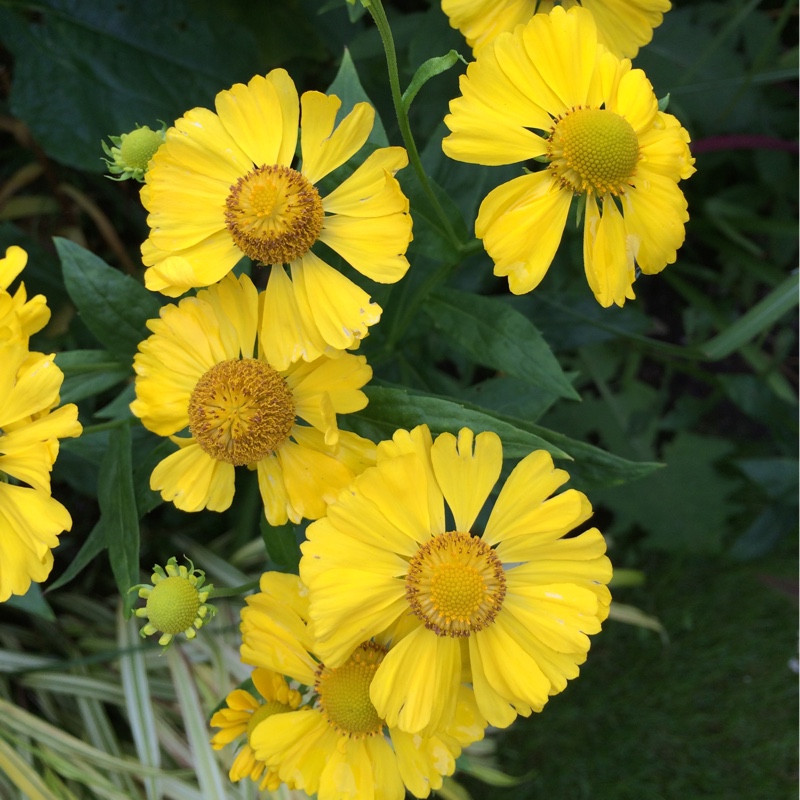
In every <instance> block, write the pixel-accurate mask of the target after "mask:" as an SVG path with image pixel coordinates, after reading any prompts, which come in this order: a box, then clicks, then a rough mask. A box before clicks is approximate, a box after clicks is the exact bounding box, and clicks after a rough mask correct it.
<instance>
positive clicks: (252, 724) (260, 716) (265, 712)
mask: <svg viewBox="0 0 800 800" xmlns="http://www.w3.org/2000/svg"><path fill="white" fill-rule="evenodd" d="M291 710H292V707H291V706H287V705H286V704H285V703H280V702H279V701H277V700H268V701H267V702H266V703H264V705H261V706H259V707H258V708H257V709H256V710H255V711H254V712H253V714H252V715H251V717H250V721H249V722H248V723H247V743H248V744H250V736H251V734H252V733H253V731H254V730H255V729H256V726H257V725H258V723H259V722H263V721H264V720H265V719H266V718H267V717H271V716H272V715H273V714H285V713H286V712H287V711H291ZM251 746H252V745H251Z"/></svg>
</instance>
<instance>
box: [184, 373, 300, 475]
mask: <svg viewBox="0 0 800 800" xmlns="http://www.w3.org/2000/svg"><path fill="white" fill-rule="evenodd" d="M294 419H295V415H294V398H293V397H292V392H291V390H290V389H289V387H288V386H287V385H286V381H285V380H284V379H283V378H282V377H281V376H280V375H279V374H278V372H276V371H275V370H274V369H273V368H272V367H271V366H270V365H269V364H267V363H266V362H264V361H258V360H256V359H254V358H243V359H238V358H234V359H231V360H230V361H221V362H220V363H219V364H215V365H214V366H213V367H211V369H210V370H208V372H206V373H205V374H204V375H203V376H202V377H201V378H200V380H199V381H198V382H197V385H196V386H195V387H194V391H193V392H192V395H191V397H190V398H189V430H190V431H191V432H192V436H194V438H195V439H196V440H197V443H198V444H199V445H200V447H201V448H202V449H203V450H204V451H205V452H206V453H208V455H210V456H211V457H212V458H215V459H216V460H217V461H227V462H228V463H229V464H234V465H236V466H241V465H242V464H253V463H255V462H256V461H260V460H261V459H262V458H265V457H266V456H268V455H269V454H270V453H272V452H273V451H274V450H276V449H277V448H278V447H280V446H281V445H282V444H283V443H284V442H285V441H286V439H287V437H288V436H289V433H290V431H291V430H292V425H293V424H294Z"/></svg>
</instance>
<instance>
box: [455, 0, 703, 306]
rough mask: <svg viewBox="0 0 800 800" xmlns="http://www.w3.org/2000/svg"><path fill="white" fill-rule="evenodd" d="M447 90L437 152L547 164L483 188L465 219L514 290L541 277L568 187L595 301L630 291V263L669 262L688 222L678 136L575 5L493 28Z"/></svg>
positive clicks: (617, 299) (684, 145)
mask: <svg viewBox="0 0 800 800" xmlns="http://www.w3.org/2000/svg"><path fill="white" fill-rule="evenodd" d="M461 91H462V95H463V96H462V97H459V98H456V99H455V100H453V101H452V102H451V104H450V111H451V113H450V114H449V115H448V116H447V117H446V118H445V123H446V124H447V126H448V127H449V128H450V130H451V131H452V133H451V134H450V135H449V136H448V137H447V138H446V139H444V141H443V142H442V147H443V149H444V152H445V153H446V154H447V155H448V156H450V157H451V158H454V159H456V160H459V161H468V162H471V163H476V164H487V165H498V164H512V163H516V162H524V161H527V160H529V159H536V160H539V161H544V162H545V163H546V165H547V166H546V168H545V169H542V170H540V171H538V172H532V173H528V174H525V175H522V176H521V177H519V178H515V179H513V180H511V181H509V182H508V183H505V184H502V185H501V186H498V187H497V188H496V189H494V190H493V191H491V192H490V193H489V194H488V195H487V197H486V198H485V199H484V201H483V203H482V204H481V207H480V211H479V213H478V218H477V220H476V222H475V233H476V235H477V236H478V237H479V238H481V239H483V243H484V247H485V248H486V250H487V252H488V253H489V255H490V256H491V257H492V259H493V260H494V262H495V266H494V273H495V275H502V276H508V282H509V288H510V289H511V291H512V292H513V293H514V294H523V293H525V292H529V291H531V290H532V289H534V288H535V287H536V286H538V284H539V283H540V281H541V280H542V278H543V277H544V275H545V273H546V272H547V269H548V268H549V266H550V264H551V262H552V260H553V257H554V256H555V253H556V250H557V249H558V245H559V243H560V241H561V236H562V233H563V231H564V226H565V225H566V221H567V214H568V212H569V209H570V205H571V204H572V199H573V197H576V196H578V197H580V198H581V202H583V203H585V208H584V209H583V216H584V220H585V221H584V239H583V257H584V268H585V271H586V278H587V280H588V282H589V286H590V287H591V289H592V291H593V292H594V295H595V297H596V298H597V301H598V302H599V303H600V304H601V305H603V306H606V307H607V306H610V305H611V304H612V303H616V304H617V305H620V306H621V305H623V304H624V302H625V300H626V298H633V297H634V294H633V282H634V279H635V275H636V273H635V265H636V264H638V266H639V268H640V269H641V271H642V272H644V273H646V274H654V273H656V272H660V271H661V270H662V269H664V267H665V266H666V265H667V264H671V263H673V262H674V261H675V258H676V251H677V249H678V248H679V247H680V246H681V244H683V240H684V236H685V231H684V224H685V223H686V221H687V220H688V219H689V215H688V213H687V211H686V199H685V198H684V196H683V193H682V192H681V190H680V189H679V188H678V181H679V180H681V179H682V178H688V177H689V176H690V175H691V174H692V173H693V172H694V171H695V170H694V167H693V166H692V164H693V163H694V159H693V158H692V156H691V153H690V152H689V147H688V142H689V134H688V133H687V132H686V130H685V129H684V128H682V127H681V125H680V123H679V122H678V120H677V119H676V118H675V117H673V116H672V115H671V114H666V113H663V112H661V111H659V110H658V102H657V100H656V97H655V95H654V94H653V88H652V86H651V85H650V82H649V81H648V80H647V78H646V77H645V74H644V73H643V72H642V71H641V70H638V69H631V63H630V61H628V60H627V59H623V60H619V59H618V58H616V56H614V55H612V54H611V53H609V52H608V51H607V50H606V49H605V48H604V47H603V46H602V45H599V44H598V42H597V32H596V28H595V23H594V19H593V18H592V15H591V14H590V13H589V12H588V11H587V10H586V9H583V8H579V7H575V8H572V9H570V11H568V12H567V11H564V9H563V8H560V7H557V8H555V9H554V10H553V12H552V13H551V14H549V15H544V14H537V15H536V16H534V17H533V19H531V21H530V22H529V23H528V24H527V25H525V26H520V27H518V28H517V29H516V30H515V31H514V33H504V34H501V35H500V36H499V37H498V38H497V40H496V41H495V44H494V46H493V47H490V48H487V49H486V50H485V51H484V52H482V53H481V55H480V56H479V58H478V60H477V61H475V62H473V63H472V64H470V66H469V67H468V69H467V73H466V75H465V76H463V77H462V79H461Z"/></svg>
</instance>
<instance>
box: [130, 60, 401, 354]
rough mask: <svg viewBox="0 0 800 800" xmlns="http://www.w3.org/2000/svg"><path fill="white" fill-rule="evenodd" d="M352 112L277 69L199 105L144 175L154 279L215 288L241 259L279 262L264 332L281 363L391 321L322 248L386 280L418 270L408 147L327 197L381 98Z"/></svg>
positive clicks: (177, 288) (371, 160)
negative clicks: (405, 173)
mask: <svg viewBox="0 0 800 800" xmlns="http://www.w3.org/2000/svg"><path fill="white" fill-rule="evenodd" d="M340 107H341V101H340V100H339V98H338V97H335V96H333V95H331V96H326V95H324V94H322V93H320V92H305V93H304V94H303V96H302V98H300V99H299V100H298V95H297V90H296V88H295V85H294V83H293V82H292V79H291V78H290V77H289V75H288V74H287V73H286V71H285V70H282V69H275V70H272V72H270V73H269V74H268V75H267V76H266V77H262V76H256V77H254V78H253V79H252V80H251V81H250V82H249V83H248V84H247V86H245V85H243V84H239V83H237V84H236V85H235V86H233V87H232V88H231V89H230V90H228V91H224V92H220V93H219V94H218V95H217V98H216V109H217V113H216V114H214V113H213V112H212V111H209V110H208V109H204V108H195V109H192V110H191V111H189V112H187V113H186V115H185V116H184V117H182V118H181V119H179V120H178V121H177V122H176V123H175V127H173V128H170V129H169V130H168V131H167V141H166V143H165V144H164V145H163V146H162V147H161V148H159V150H158V152H157V153H156V155H155V156H154V157H153V160H152V163H151V165H150V169H149V170H148V172H147V174H146V176H145V181H146V184H145V186H144V187H143V189H142V193H141V198H142V202H143V204H144V206H145V208H146V209H147V210H148V211H149V212H150V214H149V216H148V218H147V221H148V224H149V225H150V228H151V231H150V238H149V239H148V240H147V241H146V242H145V243H144V245H143V246H142V254H143V260H144V263H145V264H146V265H148V266H149V267H150V269H148V270H147V272H146V273H145V282H146V284H147V287H148V288H149V289H153V290H156V291H159V292H163V293H164V294H167V295H170V296H171V297H177V296H178V295H181V294H183V293H184V292H185V291H186V290H187V289H189V288H191V287H197V286H208V285H210V284H212V283H216V282H217V281H218V280H220V279H221V278H222V277H223V276H224V275H225V274H226V273H227V272H228V271H229V270H230V269H231V268H232V267H233V266H234V265H235V264H236V262H237V261H239V259H240V258H241V257H242V255H247V256H249V257H250V258H251V259H253V261H255V262H257V263H259V264H263V265H265V266H270V267H271V269H270V276H269V282H268V285H267V294H266V298H265V308H264V312H265V313H264V319H263V339H264V342H265V345H264V346H265V351H266V355H267V358H268V359H269V360H270V363H272V364H273V365H274V366H275V367H277V368H278V369H283V368H285V367H287V366H288V365H289V364H290V363H291V362H292V361H295V360H296V359H298V358H301V357H302V358H304V359H305V360H306V361H313V360H314V359H315V358H317V357H318V356H320V355H322V354H324V353H325V352H327V350H328V349H329V348H333V349H342V350H343V349H347V348H352V347H356V346H358V343H359V340H360V339H361V338H362V337H364V336H366V335H367V333H368V330H367V329H368V327H369V326H370V325H373V324H374V323H376V322H377V321H378V319H379V318H380V313H381V310H380V308H379V307H378V306H377V305H376V304H374V303H371V302H370V299H369V296H368V295H367V294H366V293H365V292H364V291H363V290H362V289H360V288H359V287H358V286H356V285H355V284H354V283H352V282H351V281H350V280H349V279H348V278H345V277H344V276H343V275H342V274H341V273H339V272H338V271H336V270H335V269H333V268H332V267H330V266H329V265H328V264H326V263H325V262H324V261H323V260H322V259H321V258H320V257H319V256H318V255H316V254H315V253H314V252H313V251H312V249H311V248H312V246H313V245H315V243H317V242H322V243H323V244H325V245H327V246H328V247H330V248H331V249H332V250H334V251H336V252H337V253H338V254H339V255H340V256H341V257H342V258H343V259H344V260H345V261H347V262H348V263H349V264H350V265H351V266H353V267H354V268H355V269H356V270H358V271H359V272H360V273H362V274H363V275H366V276H367V277H368V278H371V279H372V280H374V281H378V282H380V283H394V282H395V281H398V280H400V278H402V277H403V275H404V274H405V272H406V270H407V269H408V261H407V260H406V258H405V255H404V254H405V251H406V248H407V247H408V243H409V241H410V240H411V218H410V216H409V215H408V200H407V199H406V197H405V195H404V194H403V192H402V190H401V189H400V185H399V183H398V182H397V180H396V179H395V178H394V174H395V172H396V171H397V170H398V169H400V168H402V167H404V166H405V165H406V164H407V163H408V157H407V155H406V152H405V150H404V149H403V148H401V147H386V148H382V149H379V150H376V151H375V152H373V153H372V154H370V155H369V156H368V157H367V159H366V160H365V161H364V163H363V164H361V166H360V167H358V168H357V169H356V170H355V172H353V173H352V175H350V176H349V177H347V178H345V179H344V180H340V182H339V183H338V185H337V186H336V187H335V188H334V189H333V190H332V191H330V192H329V193H328V194H327V195H325V196H324V197H323V196H321V195H320V191H319V189H318V187H317V184H319V182H320V181H321V180H322V179H323V178H325V177H326V176H327V175H329V174H330V173H332V172H333V171H334V170H336V169H337V168H338V167H340V166H342V165H343V164H344V163H345V162H346V161H348V160H349V159H350V158H351V157H352V156H353V155H354V154H355V153H356V152H357V151H358V150H360V149H361V147H362V146H363V145H364V143H365V142H366V140H367V137H368V136H369V133H370V131H371V130H372V125H373V121H374V118H375V111H374V110H373V109H372V107H371V106H370V105H369V104H367V103H357V104H356V105H355V107H354V108H353V110H352V111H351V112H350V113H349V114H348V115H347V116H346V117H344V119H342V120H341V121H340V122H339V124H338V126H335V121H336V115H337V112H338V111H339V108H340ZM301 108H302V134H301V137H300V153H301V165H298V168H297V169H295V168H293V167H292V166H291V165H292V163H293V161H294V157H295V148H296V144H297V137H298V120H299V114H300V109H301ZM337 180H339V179H338V178H337ZM284 264H288V265H289V267H290V271H291V276H292V279H291V280H290V279H289V278H288V276H287V274H286V273H285V271H284V267H283V265H284Z"/></svg>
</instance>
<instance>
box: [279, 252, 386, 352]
mask: <svg viewBox="0 0 800 800" xmlns="http://www.w3.org/2000/svg"><path fill="white" fill-rule="evenodd" d="M292 281H293V283H294V288H295V295H296V297H297V302H298V305H299V306H306V307H307V308H308V316H310V317H311V318H312V319H313V321H314V326H315V328H316V330H318V331H319V335H320V337H321V338H322V340H323V341H324V342H325V344H326V345H328V346H329V347H332V348H335V349H337V350H345V349H348V348H352V347H355V346H357V345H358V343H359V342H360V341H361V339H363V338H364V337H365V336H367V334H368V333H369V327H370V326H371V325H375V324H376V323H377V322H378V321H379V320H380V318H381V307H380V306H379V305H378V304H377V303H373V302H372V301H371V300H370V296H369V295H368V294H367V293H366V292H365V291H364V290H363V289H361V288H360V287H359V286H357V285H356V284H355V283H353V282H352V281H351V280H350V279H349V278H346V277H345V276H344V275H342V273H341V272H339V271H338V270H335V269H333V267H330V266H328V265H327V264H326V263H325V262H324V261H322V259H320V258H317V256H315V255H314V254H313V253H312V252H310V251H309V252H308V253H306V254H305V255H304V256H303V258H302V260H301V261H299V262H295V263H294V264H292Z"/></svg>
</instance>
